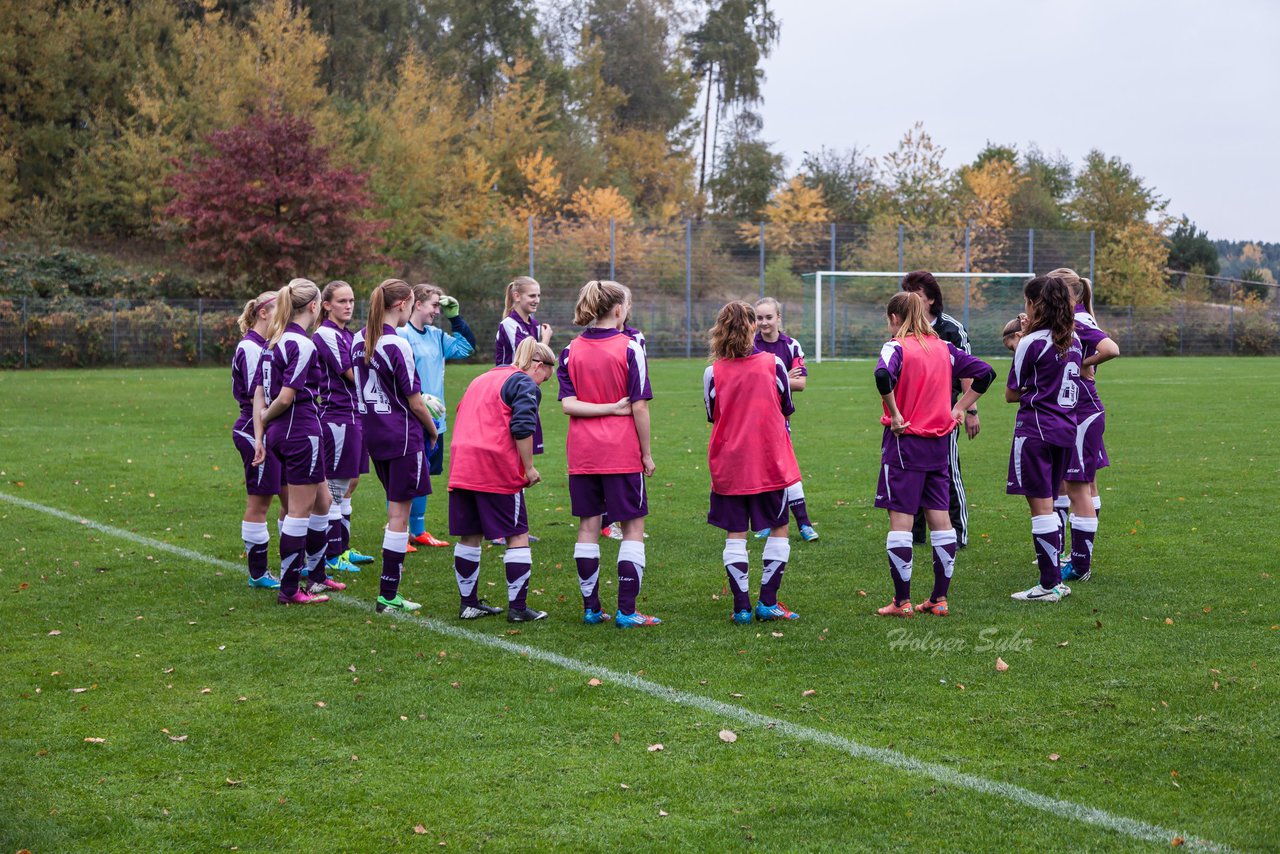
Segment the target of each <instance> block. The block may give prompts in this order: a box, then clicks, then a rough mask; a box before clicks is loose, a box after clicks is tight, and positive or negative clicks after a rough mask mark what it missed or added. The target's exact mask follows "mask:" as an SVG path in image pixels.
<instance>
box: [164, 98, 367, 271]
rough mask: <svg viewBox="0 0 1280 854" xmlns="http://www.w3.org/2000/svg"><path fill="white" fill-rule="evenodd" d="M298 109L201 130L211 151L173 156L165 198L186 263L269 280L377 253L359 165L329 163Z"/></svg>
mask: <svg viewBox="0 0 1280 854" xmlns="http://www.w3.org/2000/svg"><path fill="white" fill-rule="evenodd" d="M314 137H315V129H314V128H313V127H312V125H311V123H310V122H309V121H307V120H306V119H305V118H302V117H300V116H294V115H289V114H286V113H281V112H262V113H256V114H254V115H253V116H251V117H250V118H249V119H248V120H246V121H245V122H244V123H243V124H241V125H238V126H236V127H233V128H231V129H229V130H222V131H215V132H214V133H212V134H210V135H209V138H208V144H209V147H210V148H211V149H212V151H211V152H209V153H198V154H195V155H193V156H192V157H191V162H190V163H188V164H183V163H176V164H175V166H176V167H177V171H176V172H175V173H174V174H173V175H171V176H170V178H169V179H168V183H169V186H170V187H171V188H172V189H173V190H174V191H175V192H176V197H175V198H174V200H173V201H172V202H170V203H169V205H168V206H167V207H166V208H165V212H166V213H167V214H168V216H170V217H171V218H172V219H174V220H175V221H176V223H177V225H178V227H179V230H180V234H181V237H182V239H183V241H184V250H185V253H186V255H187V256H188V258H189V259H190V260H191V261H192V263H194V264H196V265H197V266H199V267H202V268H204V269H209V270H217V271H220V272H222V273H223V274H224V275H226V276H227V278H228V279H237V278H239V277H241V276H245V277H247V278H248V280H249V281H250V282H252V283H254V287H258V286H268V287H270V286H276V285H279V284H283V283H284V282H287V281H288V280H289V279H291V278H293V277H294V276H305V277H307V278H312V279H317V280H318V279H320V278H323V277H326V276H332V275H337V274H343V275H350V274H351V273H352V272H353V271H355V270H357V269H359V268H360V267H361V266H363V265H365V264H368V263H370V262H373V261H376V260H380V256H379V254H378V250H379V249H380V248H381V246H382V232H383V231H384V230H385V229H386V223H384V222H379V221H377V220H373V219H370V218H369V209H370V207H371V205H372V202H373V199H372V196H371V195H370V194H369V192H368V191H367V190H366V182H367V178H366V176H365V175H363V174H361V173H360V172H357V171H355V170H353V169H349V168H334V167H332V166H330V164H329V152H328V150H327V149H326V148H324V147H323V146H320V145H317V144H316V143H315V140H314Z"/></svg>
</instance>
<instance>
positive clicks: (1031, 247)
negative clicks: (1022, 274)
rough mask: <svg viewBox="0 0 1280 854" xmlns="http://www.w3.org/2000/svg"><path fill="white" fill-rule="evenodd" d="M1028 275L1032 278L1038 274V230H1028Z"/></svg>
mask: <svg viewBox="0 0 1280 854" xmlns="http://www.w3.org/2000/svg"><path fill="white" fill-rule="evenodd" d="M1027 273H1028V274H1029V275H1032V276H1034V275H1035V274H1036V230H1035V229H1034V228H1028V229H1027Z"/></svg>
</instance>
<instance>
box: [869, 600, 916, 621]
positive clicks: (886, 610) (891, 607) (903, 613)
mask: <svg viewBox="0 0 1280 854" xmlns="http://www.w3.org/2000/svg"><path fill="white" fill-rule="evenodd" d="M876 613H877V614H879V615H880V616H882V617H910V616H911V615H912V614H914V613H915V611H913V610H912V609H911V603H910V602H907V601H904V602H903V603H902V604H901V605H899V604H898V603H897V602H895V601H893V600H892V599H890V600H889V604H888V605H885V606H884V607H883V608H877V609H876Z"/></svg>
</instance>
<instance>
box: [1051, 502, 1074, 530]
mask: <svg viewBox="0 0 1280 854" xmlns="http://www.w3.org/2000/svg"><path fill="white" fill-rule="evenodd" d="M1053 515H1055V516H1057V517H1058V530H1059V531H1065V530H1067V525H1068V520H1069V518H1070V516H1071V499H1070V498H1068V497H1067V496H1065V495H1060V496H1058V497H1057V498H1055V499H1053Z"/></svg>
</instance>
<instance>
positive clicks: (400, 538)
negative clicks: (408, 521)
mask: <svg viewBox="0 0 1280 854" xmlns="http://www.w3.org/2000/svg"><path fill="white" fill-rule="evenodd" d="M408 545H409V532H408V531H387V532H386V533H384V534H383V535H382V575H380V576H378V596H379V597H381V598H383V599H386V600H387V601H388V602H390V601H391V600H392V599H394V598H396V596H397V594H399V592H400V570H401V568H402V567H403V566H404V553H405V549H406V548H407V547H408Z"/></svg>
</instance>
